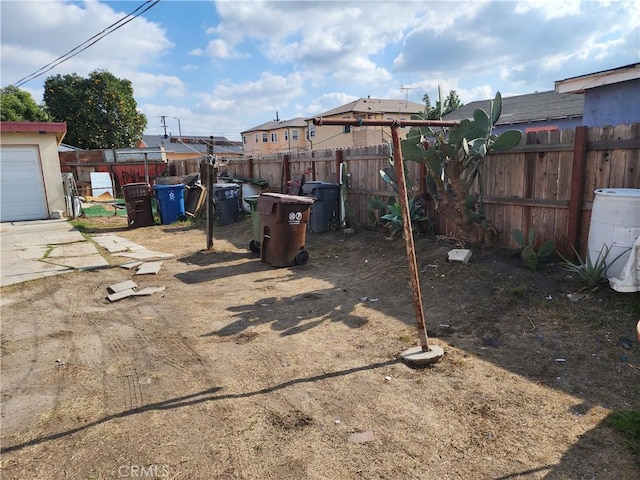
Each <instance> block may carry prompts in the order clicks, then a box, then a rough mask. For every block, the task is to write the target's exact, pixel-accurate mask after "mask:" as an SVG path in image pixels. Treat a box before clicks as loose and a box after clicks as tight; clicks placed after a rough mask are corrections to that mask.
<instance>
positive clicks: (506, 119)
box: [443, 90, 584, 125]
mask: <svg viewBox="0 0 640 480" xmlns="http://www.w3.org/2000/svg"><path fill="white" fill-rule="evenodd" d="M490 103H491V100H479V101H476V102H471V103H468V104H466V105H464V106H462V107H460V108H458V109H457V110H454V111H453V112H451V113H448V114H447V115H445V116H444V117H443V120H463V119H465V118H469V119H471V118H473V112H474V111H475V110H476V109H478V108H482V109H483V110H484V111H485V112H487V113H488V112H489V108H490ZM583 109H584V95H582V94H573V93H556V92H555V91H553V90H551V91H548V92H536V93H528V94H526V95H516V96H513V97H503V98H502V115H501V116H500V119H499V120H498V123H497V124H496V125H511V124H515V123H529V122H540V121H548V120H558V119H562V118H576V117H582V111H583Z"/></svg>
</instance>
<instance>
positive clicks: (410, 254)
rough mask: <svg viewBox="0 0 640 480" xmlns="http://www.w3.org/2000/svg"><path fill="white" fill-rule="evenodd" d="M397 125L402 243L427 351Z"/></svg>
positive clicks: (395, 163)
mask: <svg viewBox="0 0 640 480" xmlns="http://www.w3.org/2000/svg"><path fill="white" fill-rule="evenodd" d="M398 128H399V126H397V125H394V126H392V128H391V138H392V139H393V166H394V168H395V172H396V182H397V183H398V193H399V196H400V206H401V207H402V227H403V231H404V244H405V248H406V250H407V260H408V261H409V278H410V280H411V291H412V294H413V308H414V310H415V314H416V327H417V328H418V338H419V340H420V346H421V347H422V351H423V352H428V351H429V338H428V337H427V327H426V324H425V321H424V309H423V307H422V293H421V291H420V279H419V277H418V263H417V261H416V249H415V244H414V243H413V228H412V226H411V212H410V211H409V197H408V194H407V184H406V179H405V176H404V160H403V159H402V149H401V148H400V137H399V134H398Z"/></svg>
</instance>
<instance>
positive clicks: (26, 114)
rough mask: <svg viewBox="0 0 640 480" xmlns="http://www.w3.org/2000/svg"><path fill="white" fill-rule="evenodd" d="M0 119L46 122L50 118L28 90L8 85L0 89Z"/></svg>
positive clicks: (5, 120)
mask: <svg viewBox="0 0 640 480" xmlns="http://www.w3.org/2000/svg"><path fill="white" fill-rule="evenodd" d="M0 120H2V121H4V122H48V121H49V120H50V118H49V115H48V114H47V112H46V111H45V110H44V108H43V107H41V106H40V105H38V104H37V103H36V101H35V100H34V99H33V97H32V96H31V94H30V93H29V92H27V91H26V90H20V89H19V88H18V87H16V86H14V85H9V86H8V87H6V88H2V89H0Z"/></svg>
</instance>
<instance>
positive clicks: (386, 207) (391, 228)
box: [368, 157, 429, 238]
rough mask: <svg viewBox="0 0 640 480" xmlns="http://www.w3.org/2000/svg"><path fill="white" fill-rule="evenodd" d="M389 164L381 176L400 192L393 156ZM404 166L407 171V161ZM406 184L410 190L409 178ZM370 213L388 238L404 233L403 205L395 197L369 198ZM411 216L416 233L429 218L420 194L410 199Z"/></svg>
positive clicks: (373, 221)
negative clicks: (386, 198)
mask: <svg viewBox="0 0 640 480" xmlns="http://www.w3.org/2000/svg"><path fill="white" fill-rule="evenodd" d="M389 165H390V166H389V167H386V168H383V169H381V170H380V177H381V178H382V180H383V181H384V182H385V183H387V184H389V185H391V188H393V190H394V191H395V192H396V193H400V191H399V187H398V182H397V181H396V174H395V170H394V168H393V157H390V158H389ZM404 167H405V173H406V171H407V166H406V163H405V164H404ZM405 177H408V175H405ZM406 184H407V189H408V190H410V189H411V182H410V181H409V180H408V179H407V180H406ZM376 213H377V218H376ZM368 215H369V219H370V220H371V222H372V223H373V224H374V225H380V226H382V230H383V231H384V234H385V236H386V237H387V238H391V237H394V236H396V235H398V234H402V233H403V231H404V228H403V223H402V222H403V220H402V219H403V216H402V207H401V204H400V202H398V201H397V199H396V198H395V197H391V198H389V200H388V201H387V202H386V203H385V202H384V201H383V200H382V199H381V198H380V197H373V198H372V199H370V200H369V211H368ZM409 218H410V220H411V226H412V229H413V232H414V235H415V234H416V232H418V231H419V228H418V224H420V223H421V222H425V221H427V220H428V219H429V217H428V216H427V213H426V210H425V208H424V204H423V202H422V200H421V198H420V196H419V195H416V196H414V197H413V198H410V199H409Z"/></svg>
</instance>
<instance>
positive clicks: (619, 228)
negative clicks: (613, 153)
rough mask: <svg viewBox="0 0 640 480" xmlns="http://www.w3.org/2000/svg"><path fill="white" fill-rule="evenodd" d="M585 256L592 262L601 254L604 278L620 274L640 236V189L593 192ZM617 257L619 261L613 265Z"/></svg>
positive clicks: (612, 189) (599, 190)
mask: <svg viewBox="0 0 640 480" xmlns="http://www.w3.org/2000/svg"><path fill="white" fill-rule="evenodd" d="M594 193H595V197H594V199H593V209H592V211H591V225H590V226H589V240H588V252H589V257H590V259H591V261H592V262H595V261H596V260H597V258H598V256H599V255H600V252H601V251H602V255H604V254H605V252H606V248H609V254H608V255H607V259H606V264H607V278H612V277H617V276H618V275H620V272H622V269H623V268H624V266H625V264H626V263H627V260H628V258H629V255H630V253H631V247H632V246H633V243H634V242H635V240H636V238H638V236H640V189H638V188H603V189H598V190H595V191H594ZM618 255H620V258H618V259H617V260H615V261H613V260H614V259H615V258H616V257H617V256H618Z"/></svg>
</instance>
